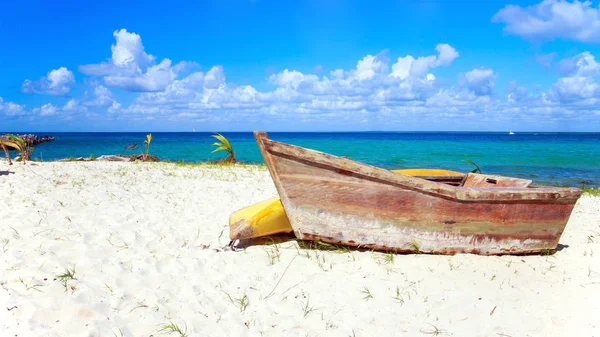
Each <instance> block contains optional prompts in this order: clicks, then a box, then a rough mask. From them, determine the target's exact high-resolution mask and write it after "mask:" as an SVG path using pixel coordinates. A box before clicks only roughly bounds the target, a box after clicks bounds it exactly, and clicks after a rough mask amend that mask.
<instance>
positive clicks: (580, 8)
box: [492, 0, 600, 43]
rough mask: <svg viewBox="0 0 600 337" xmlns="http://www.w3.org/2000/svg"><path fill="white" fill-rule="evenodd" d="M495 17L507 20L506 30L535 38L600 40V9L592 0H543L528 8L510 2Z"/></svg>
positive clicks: (498, 20)
mask: <svg viewBox="0 0 600 337" xmlns="http://www.w3.org/2000/svg"><path fill="white" fill-rule="evenodd" d="M492 21H493V22H500V23H504V24H506V26H505V27H504V31H505V32H507V33H509V34H514V35H518V36H521V37H523V38H524V39H527V40H532V41H549V40H554V39H568V40H575V41H579V42H585V43H599V42H600V9H599V8H598V7H593V5H592V2H591V1H577V0H575V1H573V2H569V1H565V0H544V1H542V2H541V3H539V4H536V5H532V6H528V7H525V8H523V7H520V6H518V5H508V6H506V7H504V8H503V9H501V10H500V11H498V13H496V14H495V15H494V16H493V18H492Z"/></svg>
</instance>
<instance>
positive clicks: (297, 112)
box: [123, 44, 496, 119]
mask: <svg viewBox="0 0 600 337" xmlns="http://www.w3.org/2000/svg"><path fill="white" fill-rule="evenodd" d="M435 49H436V51H437V55H430V56H418V57H414V56H412V55H406V56H403V57H399V58H398V59H397V61H396V62H395V63H394V64H392V65H391V67H390V62H389V60H388V58H387V52H383V53H379V54H377V55H367V56H365V57H363V58H362V59H360V60H358V61H357V63H356V66H355V67H354V68H352V69H348V70H345V69H336V70H333V71H330V72H329V73H328V75H324V76H319V75H316V74H307V73H303V72H301V71H298V70H290V69H285V70H283V71H281V72H279V73H273V74H270V75H269V76H268V79H269V81H270V82H271V83H272V84H273V85H274V86H275V89H273V90H271V91H258V90H256V89H255V88H253V87H252V86H234V85H231V84H227V83H226V81H225V76H224V75H223V69H222V68H221V67H214V68H212V69H211V70H210V71H209V72H207V73H206V74H204V73H202V72H195V73H192V74H190V75H188V76H187V77H185V78H183V79H180V80H175V81H173V83H171V84H170V85H168V86H167V87H166V88H165V90H164V91H161V92H153V93H144V94H142V95H140V96H139V97H138V98H137V99H136V101H135V102H134V103H133V104H132V105H130V106H129V107H127V108H125V109H124V110H123V113H129V114H136V115H157V114H164V115H168V116H178V117H192V116H197V117H200V116H202V115H203V114H210V113H211V112H213V111H221V112H225V113H235V114H236V115H237V116H239V115H247V116H254V115H264V114H270V115H277V116H279V117H281V118H286V116H288V117H290V118H293V117H291V116H297V117H298V118H300V119H313V118H338V117H340V116H345V117H344V118H352V117H349V116H362V117H366V116H379V117H382V118H385V116H391V115H392V114H410V113H423V114H427V113H433V112H434V110H435V111H438V110H440V109H441V107H442V106H444V105H446V106H448V105H449V106H452V107H458V108H460V109H462V110H468V109H471V110H472V111H476V110H477V109H479V107H480V106H482V105H486V104H489V102H490V98H489V97H487V96H488V95H491V94H492V88H493V86H494V81H495V78H496V75H495V74H494V72H493V71H492V70H491V69H487V68H482V69H475V70H473V71H471V72H469V73H467V75H466V78H467V81H466V85H465V86H462V87H452V88H447V89H443V88H442V87H441V84H440V83H439V82H438V80H437V77H436V76H435V75H434V73H433V72H435V68H438V67H442V66H450V65H451V64H452V62H453V61H454V60H455V59H456V58H457V57H459V53H458V52H457V51H456V50H455V49H454V48H453V47H452V46H450V45H448V44H439V45H437V46H436V48H435ZM319 71H322V68H320V69H319ZM209 75H210V76H209ZM208 79H210V80H208Z"/></svg>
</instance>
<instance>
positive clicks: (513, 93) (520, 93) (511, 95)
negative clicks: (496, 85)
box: [506, 81, 528, 103]
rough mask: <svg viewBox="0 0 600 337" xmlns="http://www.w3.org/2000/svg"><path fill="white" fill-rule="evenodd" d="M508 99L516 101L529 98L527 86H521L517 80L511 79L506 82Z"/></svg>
mask: <svg viewBox="0 0 600 337" xmlns="http://www.w3.org/2000/svg"><path fill="white" fill-rule="evenodd" d="M506 93H507V98H506V99H507V101H508V102H510V103H516V102H520V101H523V100H525V99H527V98H528V90H527V88H525V87H520V86H519V84H518V83H517V81H509V82H508V83H507V84H506Z"/></svg>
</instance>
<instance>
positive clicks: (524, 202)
mask: <svg viewBox="0 0 600 337" xmlns="http://www.w3.org/2000/svg"><path fill="white" fill-rule="evenodd" d="M254 136H255V138H256V140H257V143H258V146H259V148H260V151H261V153H262V155H263V158H264V160H265V163H266V164H267V166H268V168H269V171H270V173H271V177H272V178H273V181H274V183H275V187H276V188H277V191H278V192H279V196H280V199H281V203H282V204H283V207H284V209H285V213H286V214H287V217H288V219H289V222H290V224H291V226H292V228H293V230H294V234H295V235H296V237H297V238H299V239H302V240H318V241H323V242H328V243H333V244H343V245H349V246H355V247H362V248H367V249H375V250H385V251H396V252H421V253H437V254H455V253H474V254H483V255H495V254H528V253H539V252H545V251H548V250H553V249H556V247H557V245H558V241H559V239H560V236H561V234H562V232H563V230H564V228H565V226H566V224H567V221H568V219H569V216H570V214H571V211H572V210H573V207H574V206H575V203H576V202H577V199H578V198H579V196H580V195H581V192H582V191H581V190H580V189H577V188H555V187H533V186H531V180H526V179H518V178H510V177H503V176H496V175H486V174H474V173H468V174H466V175H461V176H458V177H457V176H447V177H445V176H430V177H428V176H421V177H417V176H409V175H403V174H398V173H393V172H391V171H388V170H385V169H381V168H377V167H373V166H370V165H366V164H362V163H358V162H355V161H352V160H350V159H346V158H341V157H336V156H333V155H329V154H326V153H322V152H318V151H314V150H310V149H306V148H302V147H298V146H294V145H289V144H285V143H281V142H276V141H273V140H270V139H269V138H268V137H267V134H266V133H264V132H258V131H255V132H254Z"/></svg>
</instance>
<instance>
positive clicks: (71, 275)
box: [56, 267, 77, 292]
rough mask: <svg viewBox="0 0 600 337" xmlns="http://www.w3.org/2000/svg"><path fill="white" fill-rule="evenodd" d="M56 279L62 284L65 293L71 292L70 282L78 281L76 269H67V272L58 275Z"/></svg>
mask: <svg viewBox="0 0 600 337" xmlns="http://www.w3.org/2000/svg"><path fill="white" fill-rule="evenodd" d="M56 278H57V279H58V281H60V283H62V285H63V287H65V292H66V291H68V290H69V281H71V280H76V279H77V278H75V267H73V269H71V270H69V269H65V272H64V273H62V274H61V275H57V276H56Z"/></svg>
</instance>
